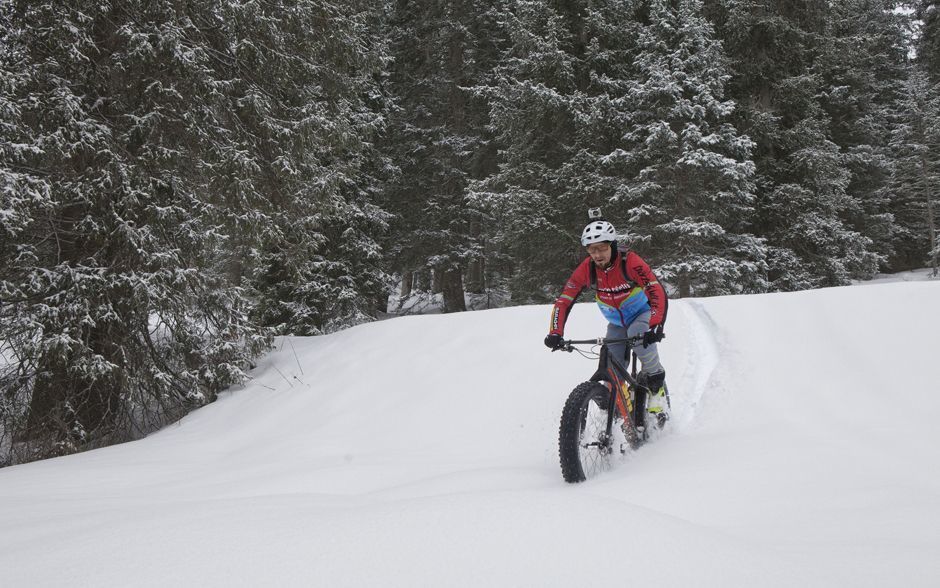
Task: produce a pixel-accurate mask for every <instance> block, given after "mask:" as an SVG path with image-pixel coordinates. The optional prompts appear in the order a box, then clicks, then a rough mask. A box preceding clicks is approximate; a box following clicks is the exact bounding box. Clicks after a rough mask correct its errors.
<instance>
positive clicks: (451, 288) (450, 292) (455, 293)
mask: <svg viewBox="0 0 940 588" xmlns="http://www.w3.org/2000/svg"><path fill="white" fill-rule="evenodd" d="M442 281H443V283H444V284H443V285H444V312H462V311H465V310H467V302H466V300H465V299H464V292H463V280H462V277H461V275H460V270H459V269H451V270H447V271H446V272H444V278H443V280H442Z"/></svg>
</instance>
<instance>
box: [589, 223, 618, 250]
mask: <svg viewBox="0 0 940 588" xmlns="http://www.w3.org/2000/svg"><path fill="white" fill-rule="evenodd" d="M616 240H617V230H616V229H614V225H612V224H610V223H609V222H607V221H603V220H596V221H591V222H590V223H588V226H586V227H584V231H582V232H581V245H583V246H585V247H587V246H588V245H590V244H591V243H600V242H601V241H616Z"/></svg>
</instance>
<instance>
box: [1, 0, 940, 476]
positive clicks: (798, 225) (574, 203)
mask: <svg viewBox="0 0 940 588" xmlns="http://www.w3.org/2000/svg"><path fill="white" fill-rule="evenodd" d="M590 208H601V209H602V210H603V212H604V215H605V217H606V218H607V219H608V220H610V221H611V222H612V223H613V224H614V225H615V226H616V227H617V229H618V231H619V233H620V235H621V241H622V242H623V243H626V244H628V245H629V246H630V247H631V248H633V249H634V250H636V251H637V252H638V253H640V254H641V255H642V256H643V257H644V258H645V259H646V260H647V261H648V262H649V263H650V265H651V266H652V267H653V268H654V270H655V271H656V272H657V274H658V275H659V277H660V278H661V279H662V280H663V281H664V282H665V283H666V284H668V290H669V293H670V295H671V296H673V297H690V296H711V295H723V294H747V293H762V292H779V291H793V290H803V289H809V288H820V287H826V286H839V285H845V284H848V283H850V281H852V280H858V279H866V278H870V277H872V276H874V275H875V274H877V273H882V272H900V271H905V270H910V269H917V268H925V267H932V268H933V271H934V273H935V274H936V272H937V267H938V257H940V242H938V239H937V227H938V224H940V219H938V215H940V0H910V1H909V2H898V1H894V0H452V1H447V0H389V1H384V0H292V1H284V0H201V1H198V2H180V1H178V0H146V1H141V0H121V1H120V2H118V1H115V0H94V1H89V0H69V1H64V0H0V466H2V465H10V464H14V463H21V462H26V461H31V460H35V459H42V458H47V457H52V456H57V455H65V454H68V453H74V452H77V451H83V450H86V449H90V448H95V447H101V446H104V445H108V444H113V443H117V442H121V441H126V440H130V439H136V438H140V437H141V436H143V435H146V434H147V433H149V432H151V431H153V430H156V429H157V428H159V427H161V426H163V425H165V424H166V423H169V422H173V421H175V420H177V419H179V418H180V417H182V416H183V415H185V414H186V413H187V412H189V411H191V410H193V409H195V408H197V407H199V406H202V405H205V404H206V403H209V402H212V401H213V400H215V398H216V397H217V395H218V394H219V393H220V392H221V391H223V390H225V389H226V388H228V387H230V386H232V385H234V384H237V383H239V382H242V381H243V380H244V379H245V378H246V377H247V375H248V372H249V371H250V369H251V368H252V367H253V366H254V365H255V362H256V361H257V360H258V358H260V357H261V356H262V355H263V354H264V353H266V352H267V351H268V350H269V349H271V346H272V345H273V344H274V342H275V337H277V336H279V335H287V334H291V335H319V334H325V333H330V332H334V331H337V330H340V329H343V328H346V327H349V326H352V325H356V324H360V323H363V322H366V321H370V320H376V319H379V318H384V317H386V316H388V315H390V314H391V315H394V314H402V313H407V312H412V311H416V310H417V309H421V308H425V309H427V308H433V309H437V310H440V311H443V312H457V311H465V310H468V309H482V308H490V307H496V306H506V305H521V304H545V303H549V302H551V301H552V300H554V298H555V296H557V294H558V292H559V291H560V289H561V287H562V285H563V284H564V282H565V279H566V278H567V277H568V275H569V274H570V272H571V270H572V269H573V268H574V267H575V265H576V264H577V263H578V262H579V261H581V259H583V257H584V250H583V248H582V247H581V246H580V242H579V235H580V231H581V229H582V227H583V226H584V224H585V223H586V222H587V221H588V217H587V215H586V212H587V210H588V209H590ZM547 319H548V317H547V316H546V321H547ZM542 336H544V333H533V334H532V341H533V345H540V344H541V337H542Z"/></svg>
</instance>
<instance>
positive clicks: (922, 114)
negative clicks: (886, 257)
mask: <svg viewBox="0 0 940 588" xmlns="http://www.w3.org/2000/svg"><path fill="white" fill-rule="evenodd" d="M900 110H901V113H902V124H901V125H898V127H897V128H896V130H895V131H894V133H893V135H892V147H893V148H894V150H895V153H896V154H897V156H898V161H897V165H896V170H895V176H894V178H893V179H894V182H895V193H896V196H895V200H894V203H893V204H894V214H895V215H896V217H897V218H898V222H899V224H900V230H899V231H898V235H897V237H896V239H897V243H896V245H895V249H896V251H897V257H898V259H897V260H895V262H894V263H895V267H897V268H899V269H910V268H917V267H921V266H922V265H923V264H924V263H925V262H927V263H928V264H929V265H930V266H931V267H932V268H933V274H934V275H935V276H936V275H937V272H938V257H940V242H938V235H937V231H938V229H940V87H938V86H936V85H934V86H931V83H930V78H929V76H928V74H927V72H926V71H924V70H923V69H922V68H921V67H916V68H914V69H913V71H912V72H911V76H910V79H909V81H908V84H907V94H906V96H905V98H904V101H903V102H902V103H901V105H900Z"/></svg>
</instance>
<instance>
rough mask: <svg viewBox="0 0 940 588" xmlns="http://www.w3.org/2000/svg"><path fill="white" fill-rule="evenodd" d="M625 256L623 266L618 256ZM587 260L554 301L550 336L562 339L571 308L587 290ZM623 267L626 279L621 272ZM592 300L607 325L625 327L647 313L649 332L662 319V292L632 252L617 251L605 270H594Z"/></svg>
mask: <svg viewBox="0 0 940 588" xmlns="http://www.w3.org/2000/svg"><path fill="white" fill-rule="evenodd" d="M623 255H626V265H625V266H624V264H623V263H622V262H621V256H623ZM593 263H594V262H593V261H591V258H590V257H588V258H587V259H585V260H584V261H582V262H581V263H580V264H579V265H578V267H577V268H576V269H575V270H574V273H572V274H571V277H570V278H568V282H567V283H566V284H565V289H564V290H563V291H562V293H561V296H559V297H558V299H557V300H555V306H554V308H552V318H551V324H550V326H549V328H550V329H551V330H550V332H551V333H556V334H558V335H563V334H564V332H565V322H567V320H568V314H569V313H570V312H571V306H572V305H573V304H574V302H575V300H577V298H578V296H579V295H580V294H581V292H582V291H584V289H585V288H590V287H591V265H592V264H593ZM624 267H626V275H624V272H623V268H624ZM596 274H597V285H596V288H595V292H596V295H595V297H594V299H595V300H596V301H597V305H598V306H599V307H600V309H601V313H602V314H603V315H604V318H606V319H607V320H608V321H610V323H611V324H614V325H617V326H624V327H626V326H629V325H630V323H632V322H633V321H634V320H635V319H636V317H637V316H639V315H641V314H643V313H644V312H646V311H650V328H653V327H656V326H658V325H660V324H662V323H663V321H665V319H666V308H667V306H668V300H667V298H666V291H665V290H664V289H663V287H662V285H660V283H659V281H658V280H657V279H656V275H655V274H653V271H652V270H651V269H650V267H649V265H647V264H646V262H645V261H643V258H642V257H640V256H639V255H637V254H636V253H634V252H632V251H622V250H621V251H618V252H617V255H616V256H615V257H614V258H613V259H612V260H611V263H610V265H609V266H608V268H607V269H605V270H602V269H599V268H598V269H597V270H596Z"/></svg>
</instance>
